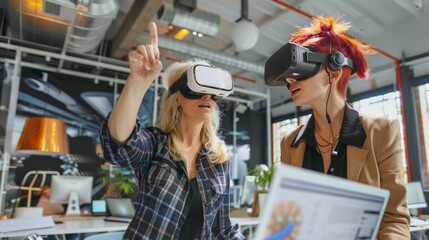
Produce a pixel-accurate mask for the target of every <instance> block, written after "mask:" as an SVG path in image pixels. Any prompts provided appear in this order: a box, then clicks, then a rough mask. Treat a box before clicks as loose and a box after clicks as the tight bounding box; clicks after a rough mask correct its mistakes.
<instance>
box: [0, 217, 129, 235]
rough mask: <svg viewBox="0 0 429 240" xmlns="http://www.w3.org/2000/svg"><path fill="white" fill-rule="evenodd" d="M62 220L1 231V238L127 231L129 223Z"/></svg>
mask: <svg viewBox="0 0 429 240" xmlns="http://www.w3.org/2000/svg"><path fill="white" fill-rule="evenodd" d="M61 220H62V219H61ZM62 221H63V222H62V223H56V224H55V227H51V228H39V229H33V230H25V231H19V232H8V233H0V238H7V237H25V236H28V235H31V234H39V235H62V234H70V233H94V232H113V231H125V230H126V229H127V227H128V223H121V222H108V221H104V220H103V218H83V219H71V220H70V219H68V220H67V219H64V220H62Z"/></svg>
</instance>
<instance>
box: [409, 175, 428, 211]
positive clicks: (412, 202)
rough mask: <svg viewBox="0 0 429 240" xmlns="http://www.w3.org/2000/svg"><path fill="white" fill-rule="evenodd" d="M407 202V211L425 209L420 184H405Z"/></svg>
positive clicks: (424, 200)
mask: <svg viewBox="0 0 429 240" xmlns="http://www.w3.org/2000/svg"><path fill="white" fill-rule="evenodd" d="M407 202H408V208H409V209H415V208H425V207H427V203H426V199H425V195H424V193H423V188H422V184H421V182H409V183H408V184H407Z"/></svg>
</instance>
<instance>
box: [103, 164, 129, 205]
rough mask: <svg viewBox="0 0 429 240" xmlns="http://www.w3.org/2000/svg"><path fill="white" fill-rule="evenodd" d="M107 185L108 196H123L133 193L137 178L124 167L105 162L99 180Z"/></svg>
mask: <svg viewBox="0 0 429 240" xmlns="http://www.w3.org/2000/svg"><path fill="white" fill-rule="evenodd" d="M97 181H98V182H99V183H101V184H103V185H104V186H105V187H106V197H122V196H123V195H128V194H131V193H132V192H133V191H134V189H135V185H136V184H135V178H134V176H133V175H132V174H127V173H126V172H125V171H124V170H123V169H121V168H118V167H115V166H112V165H110V164H104V165H103V166H102V167H101V169H100V177H99V178H98V180H97Z"/></svg>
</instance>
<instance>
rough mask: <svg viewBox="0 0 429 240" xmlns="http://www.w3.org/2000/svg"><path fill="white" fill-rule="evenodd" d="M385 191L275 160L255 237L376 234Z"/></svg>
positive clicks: (351, 239)
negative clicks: (276, 165)
mask: <svg viewBox="0 0 429 240" xmlns="http://www.w3.org/2000/svg"><path fill="white" fill-rule="evenodd" d="M388 200H389V191H387V190H385V189H379V188H376V187H373V186H369V185H364V184H361V183H356V182H352V181H349V180H346V179H343V178H339V177H335V176H329V175H326V174H323V173H319V172H315V171H311V170H306V169H301V168H296V167H293V166H289V165H279V166H278V167H277V170H276V173H275V174H274V176H273V180H272V182H271V187H270V191H269V194H268V196H267V197H266V200H265V203H264V205H263V209H262V211H261V216H260V217H261V223H260V225H259V226H258V227H257V229H256V234H255V235H256V238H255V239H257V240H260V239H264V240H275V239H289V238H288V236H294V238H293V239H301V240H307V239H311V240H319V239H320V240H322V239H342V240H355V239H368V240H375V239H376V237H377V233H378V229H379V226H380V223H381V219H382V218H383V214H384V211H385V209H386V204H387V201H388Z"/></svg>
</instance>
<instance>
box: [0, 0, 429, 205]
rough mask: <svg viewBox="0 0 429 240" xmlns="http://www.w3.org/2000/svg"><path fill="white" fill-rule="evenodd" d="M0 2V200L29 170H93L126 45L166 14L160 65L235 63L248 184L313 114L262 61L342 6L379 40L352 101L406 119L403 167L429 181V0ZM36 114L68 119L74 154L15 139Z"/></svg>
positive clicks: (234, 113) (147, 113) (155, 91)
mask: <svg viewBox="0 0 429 240" xmlns="http://www.w3.org/2000/svg"><path fill="white" fill-rule="evenodd" d="M0 7H1V8H0V33H1V36H0V70H1V72H2V76H3V77H2V84H0V103H1V108H0V152H1V155H0V157H1V158H0V161H1V165H0V169H1V180H2V181H1V185H0V187H1V189H0V191H1V194H2V195H1V199H0V200H1V205H0V206H1V209H0V210H1V211H4V210H5V208H8V207H10V201H9V200H10V199H12V198H13V197H12V196H11V194H10V193H8V191H5V185H6V184H8V183H14V184H19V180H18V179H20V178H22V176H21V175H22V174H23V172H25V171H29V170H31V169H35V168H39V170H43V169H61V170H62V171H63V173H65V174H67V173H68V174H81V175H96V174H97V169H98V168H99V166H100V165H101V163H102V162H103V159H102V158H103V157H102V154H100V152H99V151H97V150H96V149H97V144H98V131H99V126H100V124H101V121H102V120H103V118H104V117H106V116H107V114H108V112H109V111H110V110H111V108H112V106H113V104H114V102H115V99H116V98H117V97H118V96H119V94H120V92H121V89H122V87H123V85H124V83H125V80H126V78H127V74H128V68H127V66H128V63H127V60H126V57H127V53H128V52H129V51H130V50H131V49H132V48H133V47H135V46H137V45H138V44H141V43H146V42H148V41H149V36H148V32H147V28H146V26H147V23H148V22H149V21H155V22H156V23H157V26H158V34H159V47H160V51H161V61H162V62H163V64H164V68H166V67H168V66H169V65H170V64H172V63H174V62H177V61H181V60H186V59H190V58H203V59H206V60H208V61H210V62H212V63H213V64H214V65H216V66H219V67H222V68H225V69H227V70H228V71H230V72H231V74H232V76H233V79H234V85H235V91H234V93H233V94H232V95H231V96H229V97H228V98H226V99H224V100H222V101H220V102H219V106H220V107H221V110H222V112H223V119H222V127H221V131H222V135H223V136H224V137H225V140H226V142H227V144H228V146H229V148H230V151H231V154H232V158H231V161H232V168H231V176H232V178H233V179H234V184H235V185H240V184H242V179H243V177H244V175H246V173H247V172H248V171H249V170H251V169H253V168H254V167H255V166H257V165H258V164H266V165H271V164H273V163H274V162H277V161H279V159H280V146H279V144H280V140H281V138H282V136H283V135H284V133H286V132H287V131H288V130H290V129H292V128H294V127H296V126H297V125H298V124H300V123H303V122H305V120H306V118H307V117H308V115H309V114H310V110H309V108H306V107H301V108H296V107H295V106H294V105H293V102H292V100H291V98H290V95H289V92H288V90H287V89H286V87H267V86H266V85H265V83H264V79H263V73H264V64H265V61H266V60H267V58H268V57H269V56H271V55H272V54H273V53H274V52H275V51H276V50H277V49H278V48H280V47H281V46H282V45H283V44H285V43H286V42H287V41H288V39H289V37H290V34H291V33H292V32H294V31H296V29H297V27H299V26H307V25H308V24H309V23H310V21H311V17H312V16H317V15H325V16H329V15H332V16H338V17H339V16H342V20H344V21H348V22H351V25H352V28H351V30H350V31H349V34H350V35H352V36H354V37H356V38H358V39H361V40H363V41H364V42H366V43H369V44H371V45H372V46H373V47H374V49H376V50H377V51H378V54H376V55H374V56H371V57H370V58H369V63H370V66H371V69H372V70H371V75H370V77H369V78H368V79H367V80H359V79H357V78H352V80H351V82H350V84H349V88H348V102H349V103H350V105H352V107H354V108H356V109H357V110H359V111H361V112H365V113H371V114H381V115H385V116H388V117H391V118H397V119H399V120H400V122H401V131H402V134H403V135H402V136H403V148H404V154H403V166H404V170H405V174H406V176H405V177H406V179H407V180H408V181H421V182H422V184H423V187H424V189H428V188H429V165H428V157H429V151H428V150H429V149H428V146H429V145H428V144H429V45H428V41H429V28H428V27H427V23H428V22H429V1H428V0H379V1H369V0H362V1H353V0H324V1H311V0H242V1H240V0H232V1H231V0H193V1H192V0H174V1H173V0H168V1H167V0H165V1H162V0H120V1H119V0H1V6H0ZM162 77H163V76H162V75H161V76H160V78H162ZM159 82H160V81H157V82H155V83H154V84H153V86H152V88H151V89H150V91H149V92H148V94H147V95H146V96H145V98H144V100H143V102H142V105H141V108H140V111H139V117H140V118H141V120H142V121H143V122H144V124H145V125H151V124H153V123H154V120H155V119H156V116H157V106H158V104H159V95H160V94H161V92H162V87H161V85H160V84H159ZM34 116H42V117H55V118H58V119H61V120H62V121H64V122H65V123H66V127H67V128H66V130H67V135H68V137H69V144H70V154H67V155H61V156H35V155H29V154H23V153H20V152H18V151H16V145H17V142H18V140H19V138H20V135H21V132H22V129H23V127H24V123H25V120H26V119H27V118H28V117H34ZM20 176H21V177H20ZM17 182H18V183H17ZM425 195H426V199H429V196H428V192H427V191H425ZM423 212H425V213H427V212H428V209H423Z"/></svg>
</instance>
